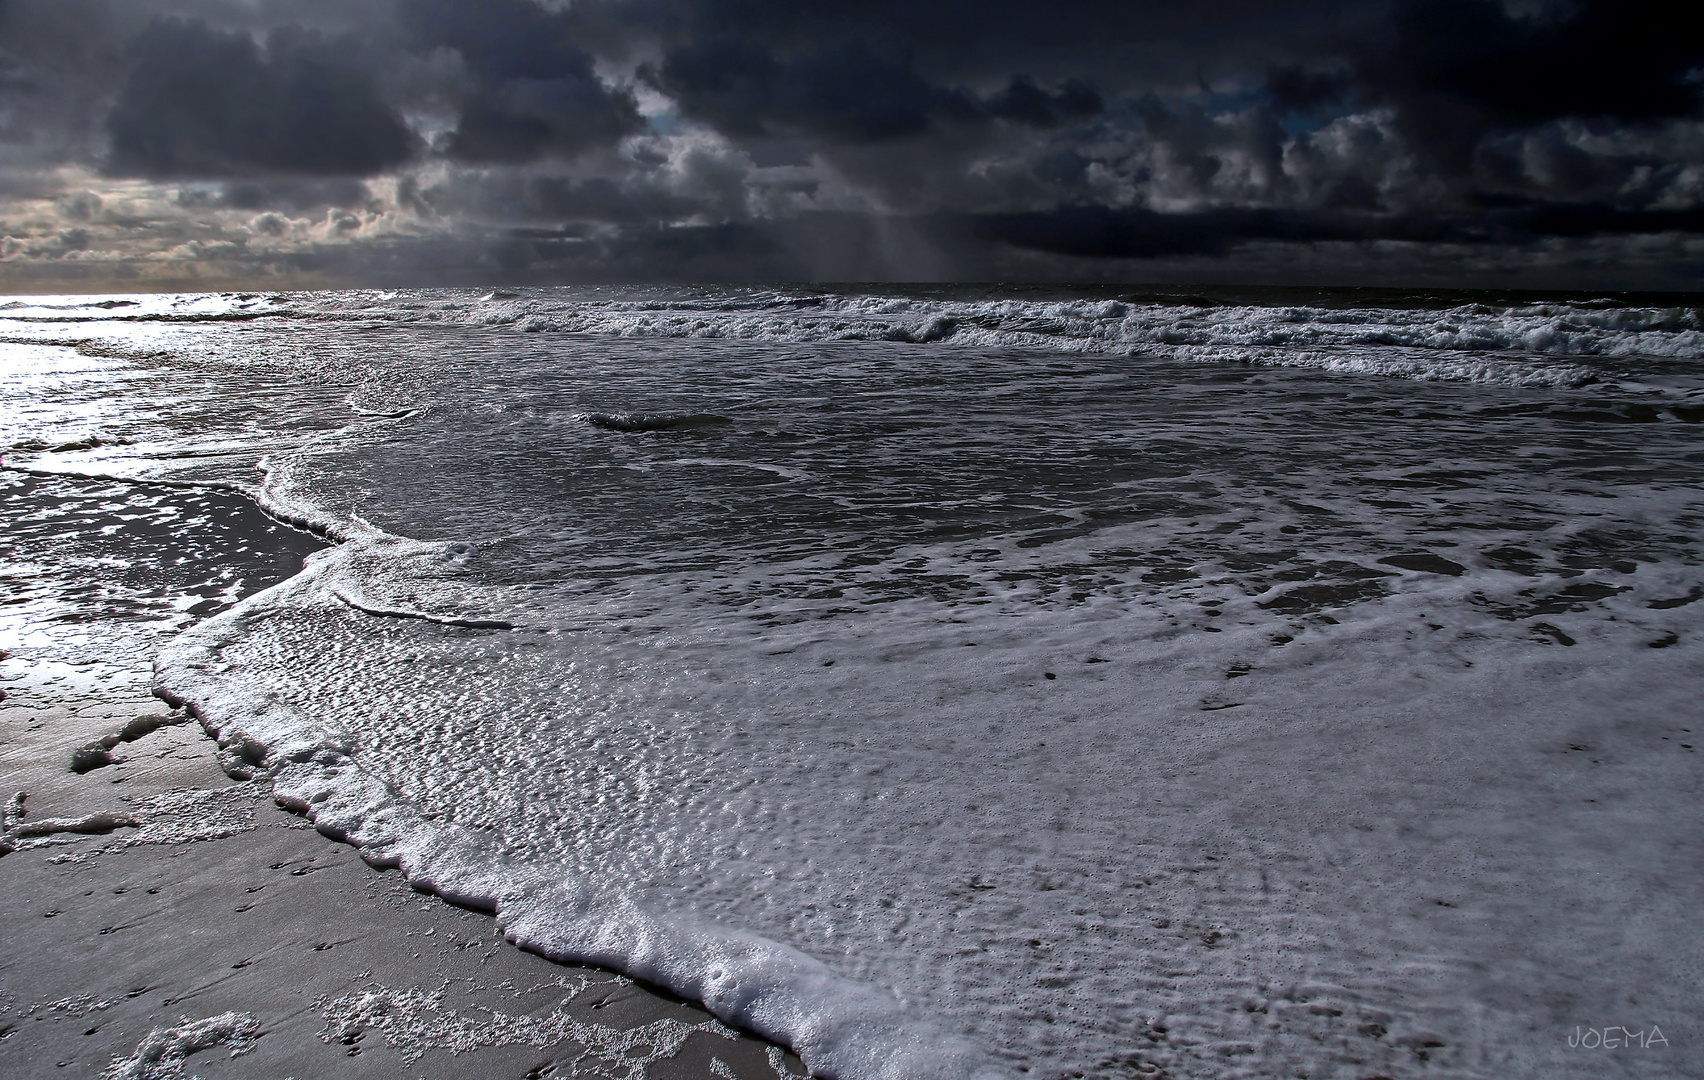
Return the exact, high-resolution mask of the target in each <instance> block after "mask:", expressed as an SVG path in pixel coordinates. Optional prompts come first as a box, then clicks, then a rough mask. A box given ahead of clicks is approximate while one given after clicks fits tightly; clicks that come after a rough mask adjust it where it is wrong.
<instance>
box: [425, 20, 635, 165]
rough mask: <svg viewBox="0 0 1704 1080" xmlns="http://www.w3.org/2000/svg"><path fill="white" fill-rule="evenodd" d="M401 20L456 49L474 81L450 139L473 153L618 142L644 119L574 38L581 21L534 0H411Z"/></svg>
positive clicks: (428, 39) (456, 153)
mask: <svg viewBox="0 0 1704 1080" xmlns="http://www.w3.org/2000/svg"><path fill="white" fill-rule="evenodd" d="M402 10H403V23H404V25H405V26H406V27H407V28H408V30H409V31H410V33H411V35H412V37H413V39H414V41H415V42H416V43H418V44H419V45H421V46H424V47H426V48H432V47H445V48H450V49H454V50H455V51H456V52H457V53H459V54H460V55H461V57H462V59H463V61H464V62H465V63H466V64H467V68H468V70H469V72H470V73H471V74H472V75H473V77H474V79H475V82H476V87H475V89H474V91H473V92H472V93H471V94H469V95H468V97H467V99H466V101H465V102H463V107H462V114H461V121H460V124H459V126H458V127H457V130H456V133H455V135H454V137H453V138H452V139H451V141H450V144H449V152H450V154H451V155H452V156H453V157H457V158H461V159H463V160H467V161H481V162H521V161H531V160H534V159H536V158H539V157H542V156H544V155H546V154H553V153H554V154H564V155H569V154H574V153H577V152H579V151H581V150H584V149H586V148H588V147H591V146H596V145H599V144H610V143H614V142H615V141H616V140H618V139H620V138H621V137H622V136H624V135H630V134H633V133H634V132H636V131H638V130H640V129H641V128H642V127H643V122H642V121H641V120H640V118H639V113H638V110H637V109H636V108H635V106H634V103H633V98H632V96H631V95H630V94H623V93H619V92H616V93H612V92H611V91H610V90H609V89H607V88H606V87H605V86H604V85H603V84H602V83H601V82H600V81H599V80H598V78H597V76H596V75H595V74H594V72H593V70H592V60H591V57H590V56H589V55H587V54H586V52H584V51H583V50H582V49H581V47H580V46H579V44H578V43H577V42H576V40H575V30H576V23H575V21H574V20H572V19H570V18H568V17H567V16H565V15H564V14H562V13H552V12H548V11H545V10H544V9H543V8H541V7H539V6H538V5H537V4H535V3H532V2H530V0H490V2H486V3H480V4H469V3H466V2H465V0H411V2H409V3H407V4H405V5H404V7H403V9H402Z"/></svg>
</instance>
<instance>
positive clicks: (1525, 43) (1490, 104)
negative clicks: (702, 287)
mask: <svg viewBox="0 0 1704 1080" xmlns="http://www.w3.org/2000/svg"><path fill="white" fill-rule="evenodd" d="M1667 11H1668V9H1666V8H1663V9H1659V8H1658V7H1657V5H1656V4H1655V3H1654V2H1653V0H1633V2H1630V3H1611V2H1609V0H1225V2H1222V3H1215V4H1210V5H1209V4H1201V3H1195V2H1177V0H1057V2H1055V3H1052V4H1049V5H1047V6H1046V7H1045V8H1042V7H1040V6H1039V5H1036V4H1034V3H1028V2H1019V0H982V2H978V3H974V4H973V3H970V2H969V0H932V2H921V0H813V2H811V3H799V2H798V0H573V2H571V3H569V2H562V0H483V2H475V0H0V234H4V235H3V236H0V253H4V252H8V251H9V252H13V253H14V254H16V253H24V254H17V258H20V259H22V258H25V257H26V255H27V253H29V252H37V253H42V254H41V257H42V258H44V259H45V258H48V257H50V256H51V257H53V258H56V259H58V260H59V261H60V262H61V263H63V264H64V265H66V266H70V265H72V264H73V263H78V264H79V265H83V264H90V265H92V263H91V260H96V259H99V258H111V259H115V260H116V259H119V258H120V256H122V255H123V254H124V253H125V252H129V251H132V250H143V249H145V248H146V246H147V245H148V244H153V245H156V247H159V246H161V245H167V246H170V248H171V250H172V251H175V252H177V255H174V257H181V258H202V259H206V258H211V256H208V255H206V254H205V253H206V252H211V251H220V252H227V253H231V252H235V253H237V254H236V255H232V257H233V258H234V257H237V256H238V255H240V256H241V257H242V258H246V259H254V258H259V257H260V255H258V254H256V253H257V252H265V251H273V252H278V253H280V254H278V255H277V257H278V258H279V259H280V260H283V261H282V262H280V265H286V264H288V265H292V266H296V267H310V266H313V265H333V264H336V265H341V266H346V267H358V266H359V264H360V261H361V259H362V258H366V257H370V258H371V259H372V260H373V262H372V264H371V265H372V266H374V267H380V266H381V265H382V266H383V267H385V268H386V271H385V272H386V273H401V272H402V269H399V268H403V269H405V268H406V267H408V266H410V265H414V266H417V267H420V268H422V269H421V271H420V272H421V273H428V272H429V273H430V274H433V275H441V276H443V277H444V278H445V279H449V280H453V279H455V277H456V274H457V272H458V271H457V270H456V266H458V265H465V266H466V267H470V268H471V267H478V268H480V269H479V271H478V272H479V273H480V274H486V273H499V272H500V273H509V274H514V275H516V276H517V277H530V279H533V280H543V279H546V278H548V277H549V275H551V274H553V273H556V274H564V275H569V276H575V277H578V278H582V279H583V278H586V277H595V276H596V275H597V273H598V272H599V270H598V268H599V267H603V268H604V270H605V271H606V272H607V273H608V274H609V275H611V276H612V277H619V278H623V279H627V280H632V279H635V278H643V277H645V276H655V277H674V278H678V277H682V276H692V275H694V274H706V275H713V276H717V277H722V278H736V277H747V278H749V277H764V276H769V277H788V276H810V277H822V276H827V277H848V276H852V277H916V276H930V275H935V274H981V273H1005V272H1007V271H1008V270H1009V269H1010V268H1013V267H1016V268H1019V269H1018V270H1016V271H1013V272H1023V273H1040V274H1049V273H1055V272H1057V273H1061V274H1065V273H1068V274H1071V275H1073V276H1083V275H1088V276H1094V275H1095V274H1096V273H1099V272H1101V271H1099V270H1097V269H1095V268H1096V267H1097V266H1104V267H1107V268H1108V269H1107V270H1106V271H1105V272H1106V273H1117V274H1122V273H1129V272H1134V271H1132V270H1131V269H1130V268H1131V267H1132V266H1135V265H1136V264H1139V263H1143V262H1144V261H1145V262H1146V263H1147V264H1150V265H1155V266H1158V265H1161V264H1164V265H1167V266H1182V265H1189V266H1194V267H1199V266H1201V265H1206V263H1207V261H1211V260H1220V261H1221V262H1223V263H1224V264H1225V265H1227V266H1234V265H1237V264H1238V260H1241V259H1244V258H1245V257H1246V258H1249V259H1252V258H1253V256H1251V255H1249V254H1248V253H1249V252H1251V251H1255V250H1257V249H1258V250H1259V251H1260V252H1264V253H1265V254H1263V255H1261V256H1260V257H1261V258H1263V259H1266V258H1269V256H1270V255H1271V252H1273V251H1281V252H1286V253H1288V254H1287V255H1285V256H1284V257H1285V258H1290V259H1292V260H1294V261H1295V264H1296V265H1313V264H1311V263H1309V260H1317V259H1324V258H1326V256H1325V255H1317V254H1316V253H1317V252H1322V251H1326V250H1327V249H1330V250H1332V251H1337V252H1341V251H1343V250H1347V249H1348V248H1356V249H1357V250H1364V251H1367V252H1371V251H1373V250H1375V249H1376V250H1378V251H1380V252H1382V253H1383V254H1381V255H1380V258H1381V259H1400V258H1408V257H1411V256H1410V255H1404V254H1402V252H1409V253H1413V252H1418V251H1421V250H1422V249H1425V250H1428V251H1437V252H1442V251H1445V250H1449V251H1456V250H1458V249H1459V250H1468V249H1471V250H1474V251H1481V252H1497V253H1499V254H1498V256H1497V258H1498V259H1504V256H1507V258H1506V259H1504V261H1505V262H1508V261H1509V260H1513V261H1514V262H1519V261H1520V260H1523V259H1524V260H1526V261H1527V263H1528V264H1530V265H1533V266H1539V265H1541V264H1542V263H1543V262H1544V261H1545V260H1546V259H1549V258H1551V257H1552V256H1551V255H1549V254H1546V253H1547V252H1548V251H1550V250H1551V249H1552V248H1553V247H1554V246H1555V245H1558V244H1561V245H1564V246H1565V245H1567V244H1575V245H1576V247H1577V248H1578V249H1579V250H1586V249H1587V248H1589V249H1590V250H1593V251H1599V250H1604V251H1607V250H1611V249H1614V248H1615V245H1617V244H1621V245H1623V248H1625V249H1626V250H1632V247H1630V246H1629V245H1633V246H1637V245H1639V244H1644V245H1645V247H1646V249H1648V250H1651V251H1655V250H1658V249H1661V250H1665V251H1676V252H1680V251H1693V249H1694V248H1697V247H1698V246H1699V245H1700V244H1704V222H1701V221H1700V218H1699V214H1700V212H1701V209H1704V106H1701V92H1704V43H1701V42H1700V40H1699V39H1698V38H1697V37H1696V36H1695V35H1689V34H1687V33H1685V32H1683V31H1682V30H1681V28H1679V27H1677V26H1674V25H1671V24H1670V23H1665V21H1664V19H1665V17H1668V16H1667ZM103 185H104V186H103ZM126 185H129V186H126ZM121 189H122V190H121ZM517 230H520V231H517ZM73 233H75V234H76V235H72V234H73ZM150 238H151V239H150ZM186 238H192V241H191V240H189V239H186ZM1689 244H1690V245H1692V247H1688V246H1687V245H1689ZM1333 245H1335V247H1333ZM1357 245H1358V246H1359V247H1357ZM1581 245H1583V246H1581ZM1664 245H1667V246H1666V247H1665V246H1664ZM334 248H335V249H336V253H335V254H333V253H332V249H334ZM410 250H413V251H418V252H419V253H420V255H419V258H418V260H416V261H415V262H413V263H411V262H410V258H409V257H408V256H406V255H405V254H403V253H404V252H406V251H410ZM1618 250H1619V249H1618ZM362 252H366V253H367V255H365V256H364V255H363V254H362ZM56 253H57V254H56ZM3 257H6V256H4V255H3V254H0V258H3ZM1333 257H1335V256H1333ZM1370 257H1371V256H1369V258H1370ZM1412 257H1415V258H1418V257H1419V256H1412ZM1581 257H1582V258H1583V257H1584V256H1581ZM1653 257H1655V256H1653ZM1664 257H1665V258H1671V260H1672V266H1673V267H1674V268H1675V269H1674V272H1675V273H1676V274H1680V275H1682V276H1687V275H1690V276H1691V277H1692V278H1695V277H1696V276H1697V275H1698V274H1699V273H1700V272H1701V271H1700V267H1701V266H1704V263H1701V261H1700V256H1699V255H1698V254H1697V252H1693V254H1689V255H1685V256H1684V257H1682V256H1680V255H1674V256H1664ZM1272 258H1276V257H1272ZM1428 258H1431V256H1428ZM316 260H318V263H317V264H316ZM1167 260H1171V261H1170V262H1168V261H1167ZM1178 260H1184V261H1182V262H1180V261H1178ZM1188 260H1194V261H1193V262H1189V261H1188ZM1446 261H1447V260H1443V257H1442V256H1438V257H1437V258H1435V259H1433V262H1432V263H1430V264H1429V265H1434V266H1435V265H1443V264H1444V262H1446ZM1280 262H1281V260H1280V261H1279V262H1274V261H1270V260H1269V261H1268V262H1263V263H1259V265H1260V266H1261V267H1263V268H1268V267H1272V266H1277V265H1279V264H1280ZM1510 264H1511V265H1512V264H1513V263H1510ZM1249 265H1255V264H1254V263H1253V262H1251V263H1250V264H1249ZM1321 265H1323V264H1321ZM1393 265H1394V264H1393ZM1415 265H1419V264H1418V263H1416V264H1415ZM427 268H429V269H427ZM89 272H90V273H93V272H94V271H92V270H91V271H89ZM350 272H351V273H354V271H353V270H352V271H350ZM472 272H473V271H472V270H471V269H470V270H469V273H472ZM1260 272H1261V273H1270V272H1274V271H1271V270H1269V269H1261V270H1260ZM1393 272H1394V271H1393ZM1226 273H1230V271H1226ZM1677 280H1679V279H1677ZM1688 280H1690V278H1688Z"/></svg>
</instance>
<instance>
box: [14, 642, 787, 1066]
mask: <svg viewBox="0 0 1704 1080" xmlns="http://www.w3.org/2000/svg"><path fill="white" fill-rule="evenodd" d="M6 667H7V674H8V680H7V681H6V682H5V683H4V684H0V685H3V686H4V688H5V690H6V692H7V694H8V697H7V699H6V700H5V701H3V702H0V791H3V792H4V797H5V798H7V799H12V798H13V796H14V794H15V793H17V792H25V793H27V794H26V796H25V797H24V799H23V800H22V804H21V811H22V812H21V813H19V807H18V805H17V804H16V802H14V804H13V806H12V809H11V810H10V811H9V812H8V815H7V821H6V826H7V834H8V836H9V842H10V844H11V845H14V846H15V847H16V849H17V850H15V851H13V852H12V853H11V854H7V855H5V856H4V857H0V926H4V927H5V930H4V933H3V934H0V942H3V944H0V1077H20V1078H22V1077H42V1076H66V1077H90V1078H93V1077H100V1076H111V1077H150V1078H151V1077H158V1076H170V1075H177V1072H176V1065H177V1064H179V1063H181V1065H182V1068H183V1070H184V1073H183V1074H184V1075H188V1073H189V1072H191V1071H193V1072H194V1073H195V1074H196V1075H198V1076H203V1077H207V1078H208V1080H213V1078H216V1077H221V1076H228V1077H239V1076H240V1077H298V1078H301V1080H308V1078H331V1080H341V1078H357V1077H360V1078H366V1077H409V1078H415V1077H434V1078H436V1077H444V1078H448V1077H469V1078H474V1077H477V1078H500V1077H517V1078H519V1077H570V1076H575V1077H579V1076H587V1077H610V1078H612V1080H617V1078H619V1080H635V1078H641V1077H646V1078H655V1080H666V1078H686V1077H692V1078H700V1077H727V1078H737V1080H748V1078H749V1080H759V1078H768V1080H777V1077H778V1076H786V1075H801V1074H803V1072H804V1070H803V1067H802V1066H801V1065H800V1063H799V1061H798V1060H797V1058H795V1057H793V1056H792V1055H791V1054H784V1053H783V1052H782V1051H781V1050H779V1049H777V1048H774V1047H771V1046H769V1045H767V1044H765V1043H763V1042H762V1041H760V1040H758V1039H755V1038H752V1037H750V1036H747V1035H743V1034H741V1033H738V1032H735V1031H734V1030H732V1029H730V1028H728V1027H726V1026H724V1025H722V1024H721V1023H719V1022H718V1021H716V1020H715V1019H714V1018H713V1017H711V1016H710V1015H709V1014H708V1013H706V1012H705V1011H704V1010H703V1009H701V1008H699V1007H698V1006H696V1005H694V1004H690V1003H687V1002H683V1001H680V1000H678V999H675V998H673V997H671V996H669V995H667V994H666V993H663V992H658V991H653V990H651V989H649V988H647V987H645V986H642V985H640V984H636V983H634V982H632V981H631V980H628V979H625V978H622V977H620V976H618V975H614V974H612V973H610V972H606V971H600V970H597V969H593V968H584V967H575V966H570V965H563V964H557V963H553V962H551V961H548V960H545V959H543V958H541V957H538V956H535V955H533V954H530V953H527V952H523V951H522V950H520V949H518V948H515V947H514V946H512V945H510V944H509V943H507V942H506V941H504V940H503V939H502V937H501V936H500V934H499V932H498V931H497V929H496V926H495V922H494V920H493V919H492V918H491V917H490V916H488V915H486V914H484V913H480V912H473V911H466V910H462V909H460V908H457V907H454V906H452V905H450V904H447V903H444V902H443V901H441V900H438V899H436V898H435V897H431V896H427V895H424V894H421V893H418V892H415V891H414V890H413V889H411V888H410V887H408V885H407V884H406V883H404V882H403V881H402V880H401V877H400V875H399V874H397V873H396V872H395V871H389V872H382V871H377V870H374V869H372V868H371V867H369V866H367V865H366V864H365V863H364V862H362V860H361V858H360V856H359V854H358V853H357V852H356V851H355V850H354V849H353V848H350V847H347V846H345V845H343V844H339V843H336V842H333V841H331V840H329V839H327V838H325V837H323V836H321V835H319V834H318V833H317V832H315V831H314V829H313V827H312V826H311V825H310V824H308V823H307V822H306V821H305V820H303V819H301V818H299V817H296V816H294V815H292V814H289V813H287V812H285V811H283V810H281V809H279V808H278V807H277V806H276V805H274V804H273V802H272V800H271V799H270V797H268V794H267V792H266V790H265V789H264V787H263V786H262V785H260V784H256V783H248V782H235V781H232V780H231V779H229V778H228V777H227V776H226V775H225V774H224V772H223V771H222V770H221V769H220V768H219V766H218V764H217V761H216V747H215V746H214V744H213V742H212V741H211V740H210V739H208V738H207V736H206V735H205V733H204V732H202V730H201V728H200V726H199V725H198V724H196V723H195V722H194V721H193V720H189V719H188V718H186V717H185V716H183V714H181V713H173V712H171V711H170V710H168V709H166V708H165V707H164V705H163V704H162V703H161V702H159V701H156V700H154V699H152V698H149V697H145V696H142V693H141V687H142V685H144V682H143V678H142V677H141V673H138V672H134V671H131V672H117V671H112V670H108V671H106V672H104V673H103V672H101V671H99V670H96V668H98V665H90V666H88V670H86V671H82V672H79V671H77V670H75V669H72V670H71V671H70V675H71V676H72V677H70V678H66V677H60V678H58V679H57V680H52V681H49V680H46V679H42V678H30V677H29V676H30V675H31V674H32V673H33V674H36V675H39V674H41V673H40V672H39V671H36V670H34V669H36V668H39V667H40V665H38V664H28V663H21V662H20V661H19V660H18V659H17V658H12V659H10V660H8V661H6ZM63 674H64V673H61V675H62V676H63ZM79 674H84V675H88V676H89V678H84V679H78V678H76V676H77V675H79ZM103 680H104V681H103ZM101 686H104V687H105V690H104V697H103V698H102V699H95V698H91V697H88V696H86V695H87V694H88V693H89V691H90V689H91V688H99V687H101ZM150 717H151V718H152V719H146V720H144V722H142V723H139V724H137V723H133V722H134V721H136V720H138V719H139V718H150ZM155 723H159V724H160V726H158V727H153V725H154V724H155ZM126 725H130V726H131V731H132V732H135V731H137V730H139V729H145V728H149V727H153V730H151V731H148V732H147V733H146V734H142V735H141V736H140V737H138V738H136V739H134V741H129V742H125V741H118V742H116V743H115V745H114V746H113V748H112V750H111V751H110V754H111V755H112V756H113V757H115V758H121V759H122V760H120V761H116V762H113V763H110V764H104V765H100V766H99V767H96V768H93V769H90V770H89V771H87V772H85V773H82V774H78V773H76V772H74V771H73V770H72V767H71V763H72V761H73V757H74V755H75V754H76V752H77V751H78V750H79V749H85V748H89V747H91V745H92V746H94V747H95V748H96V749H95V750H94V751H92V752H90V753H85V754H84V755H83V761H84V763H85V764H89V763H91V762H92V761H95V762H98V761H99V760H100V754H99V749H98V748H99V746H100V744H101V742H102V741H103V737H105V738H106V740H107V741H110V737H111V736H113V735H114V734H116V733H118V732H120V731H121V730H123V729H124V728H125V727H126ZM90 815H108V816H109V818H110V819H112V820H117V821H121V822H123V821H134V822H135V824H134V825H130V824H121V825H119V826H118V827H116V828H111V829H110V831H104V832H97V833H95V834H79V833H74V832H49V833H47V834H46V835H29V834H30V833H32V832H39V831H40V830H42V829H44V828H47V829H51V828H53V826H52V825H44V822H50V821H52V820H54V819H57V820H59V821H60V822H61V824H62V825H65V824H71V823H74V822H79V821H80V822H82V823H83V826H84V827H87V828H93V829H105V828H107V826H108V825H109V824H110V822H109V821H106V820H102V819H100V818H99V817H96V818H93V819H91V817H90ZM3 846H4V845H0V847H3ZM186 1058H187V1060H185V1059H186Z"/></svg>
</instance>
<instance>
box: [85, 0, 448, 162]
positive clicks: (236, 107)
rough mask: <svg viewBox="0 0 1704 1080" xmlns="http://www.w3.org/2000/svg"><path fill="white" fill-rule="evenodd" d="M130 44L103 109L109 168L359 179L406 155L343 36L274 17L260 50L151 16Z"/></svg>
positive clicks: (401, 135) (195, 25) (227, 35)
mask: <svg viewBox="0 0 1704 1080" xmlns="http://www.w3.org/2000/svg"><path fill="white" fill-rule="evenodd" d="M131 51H132V57H133V59H132V64H133V66H132V68H131V71H130V76H129V78H128V79H127V80H126V81H125V84H124V87H123V90H122V91H121V92H120V95H119V98H118V102H117V104H116V105H115V106H114V107H113V110H112V112H111V114H110V115H109V116H108V118H107V127H108V130H109V131H110V132H111V134H112V151H111V155H110V157H109V158H108V160H107V170H108V171H109V172H111V173H112V174H114V175H119V176H148V177H208V176H229V175H243V174H253V173H262V174H264V173H298V174H306V175H315V176H340V175H351V176H365V175H371V174H373V173H378V172H381V171H383V170H385V169H387V168H390V167H392V166H395V165H399V164H401V163H402V162H404V161H406V160H407V159H408V158H409V156H410V155H411V154H412V153H413V152H414V148H415V139H414V136H413V134H412V133H411V132H410V131H409V130H408V128H407V126H406V125H404V124H403V122H402V120H401V118H399V117H398V116H397V114H396V113H395V112H394V111H393V110H392V109H391V108H389V107H388V106H387V105H386V104H385V103H384V102H382V101H381V100H380V99H379V97H378V94H377V91H376V89H375V87H374V84H373V80H372V78H371V77H370V75H368V73H367V71H366V69H365V68H364V66H363V65H362V63H361V59H362V58H361V55H360V50H359V46H358V45H357V44H356V43H355V42H354V41H352V40H351V39H347V38H343V39H337V38H327V37H324V36H323V35H321V34H319V33H318V32H316V31H312V30H303V29H300V28H297V27H294V26H282V27H278V28H276V29H274V30H273V31H272V32H271V33H270V34H269V35H268V36H267V41H266V47H265V49H264V50H263V49H262V48H261V47H260V46H259V45H257V44H256V43H255V41H254V39H253V38H252V37H250V36H249V35H247V34H245V33H242V32H224V31H221V30H218V29H215V28H213V27H210V26H208V25H206V24H205V23H203V22H200V21H196V20H181V19H158V20H156V21H155V22H153V23H152V24H150V25H149V26H148V28H147V29H146V30H144V31H143V32H142V34H141V36H140V37H139V38H138V39H137V40H136V43H135V44H134V46H133V47H132V50H131Z"/></svg>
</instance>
